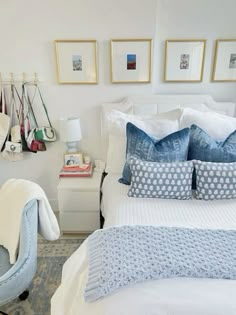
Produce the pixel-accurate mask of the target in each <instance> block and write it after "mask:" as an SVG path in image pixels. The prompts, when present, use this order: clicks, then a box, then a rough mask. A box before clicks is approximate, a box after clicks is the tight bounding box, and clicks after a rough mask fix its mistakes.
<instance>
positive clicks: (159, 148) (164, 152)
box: [119, 123, 190, 185]
mask: <svg viewBox="0 0 236 315" xmlns="http://www.w3.org/2000/svg"><path fill="white" fill-rule="evenodd" d="M126 136H127V146H126V162H125V165H124V169H123V173H122V178H121V179H120V180H119V182H120V183H123V184H126V185H130V182H131V171H130V167H129V162H130V158H131V157H136V158H138V159H141V160H146V161H151V162H155V161H156V162H174V161H186V160H187V156H188V145H189V136H190V129H189V128H185V129H182V130H179V131H177V132H174V133H171V134H170V135H168V136H166V137H165V138H162V139H160V140H157V139H154V138H153V137H151V136H149V135H147V134H146V133H145V132H144V131H142V130H141V129H139V128H138V127H136V126H135V125H133V124H132V123H128V124H127V126H126Z"/></svg>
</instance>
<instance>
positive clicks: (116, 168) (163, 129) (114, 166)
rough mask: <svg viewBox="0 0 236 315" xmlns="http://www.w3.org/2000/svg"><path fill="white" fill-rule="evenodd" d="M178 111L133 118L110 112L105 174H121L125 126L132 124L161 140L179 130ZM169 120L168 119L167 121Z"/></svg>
mask: <svg viewBox="0 0 236 315" xmlns="http://www.w3.org/2000/svg"><path fill="white" fill-rule="evenodd" d="M180 113H181V112H180V111H179V110H173V111H170V112H166V113H163V114H160V115H149V116H135V115H130V114H125V113H122V112H119V111H117V110H112V111H111V112H110V113H109V115H108V117H107V118H108V132H109V145H108V152H107V163H106V172H107V173H119V174H121V173H122V170H123V167H124V163H125V154H126V125H127V123H128V122H131V123H133V124H134V125H136V126H137V127H138V128H140V129H142V130H143V131H144V132H146V133H147V134H149V135H152V136H154V137H156V138H163V137H165V136H167V135H168V134H170V133H173V132H175V131H177V130H179V121H178V118H179V117H180ZM168 118H170V119H168Z"/></svg>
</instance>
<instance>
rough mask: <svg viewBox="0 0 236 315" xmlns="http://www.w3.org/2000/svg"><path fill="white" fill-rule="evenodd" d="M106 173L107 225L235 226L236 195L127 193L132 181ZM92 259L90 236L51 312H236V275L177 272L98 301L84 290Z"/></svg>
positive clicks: (221, 314) (112, 314)
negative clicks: (185, 197) (201, 197)
mask: <svg viewBox="0 0 236 315" xmlns="http://www.w3.org/2000/svg"><path fill="white" fill-rule="evenodd" d="M117 179H118V177H117V176H110V175H109V176H107V177H106V179H105V182H104V185H103V196H104V197H103V214H104V216H105V218H106V227H108V226H111V225H122V224H153V225H168V226H183V227H202V228H204V227H205V228H225V229H229V228H230V229H236V201H235V200H226V201H216V202H214V201H213V202H205V201H202V202H201V201H197V200H190V201H177V200H159V199H158V200H157V199H152V200H147V199H146V200H143V199H134V198H129V197H127V190H128V187H127V186H124V185H121V184H119V183H117ZM87 273H88V265H87V256H86V241H85V242H84V244H83V245H82V246H80V248H79V249H78V250H77V251H76V252H75V253H74V254H73V255H72V256H71V257H70V258H69V260H68V261H67V262H66V263H65V265H64V267H63V277H62V283H61V285H60V287H59V288H58V289H57V291H56V293H55V294H54V296H53V298H52V313H51V314H52V315H65V314H67V315H77V314H78V315H79V314H80V315H235V314H236V299H235V296H236V281H232V280H215V279H194V278H177V279H165V280H156V281H148V282H145V283H139V284H136V285H133V286H132V287H128V288H124V289H122V290H119V291H117V292H115V293H114V294H112V295H110V296H108V297H106V298H104V299H100V300H98V301H96V302H93V303H85V302H84V299H83V291H84V287H85V284H86V280H87Z"/></svg>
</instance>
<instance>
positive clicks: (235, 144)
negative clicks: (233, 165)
mask: <svg viewBox="0 0 236 315" xmlns="http://www.w3.org/2000/svg"><path fill="white" fill-rule="evenodd" d="M216 128H217V126H216ZM188 160H200V161H206V162H224V163H228V162H236V130H235V131H234V132H232V133H231V134H230V135H229V136H228V137H227V138H226V139H225V140H224V141H218V140H215V139H213V138H212V137H211V136H209V135H208V134H207V133H206V132H205V131H204V130H202V129H201V128H199V127H198V126H196V125H192V126H191V128H190V140H189V151H188Z"/></svg>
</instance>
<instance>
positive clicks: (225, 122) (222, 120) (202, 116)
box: [180, 108, 236, 140]
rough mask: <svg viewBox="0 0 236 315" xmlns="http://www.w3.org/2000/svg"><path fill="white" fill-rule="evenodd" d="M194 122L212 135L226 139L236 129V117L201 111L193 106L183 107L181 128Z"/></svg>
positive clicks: (219, 138) (218, 138)
mask: <svg viewBox="0 0 236 315" xmlns="http://www.w3.org/2000/svg"><path fill="white" fill-rule="evenodd" d="M192 124H195V125H197V126H198V127H200V128H202V129H203V130H204V131H205V132H206V133H208V134H209V135H210V136H211V137H213V138H215V139H217V140H224V139H225V138H227V137H228V135H229V134H230V133H231V132H233V131H234V130H235V129H236V118H233V117H229V116H225V115H221V114H219V113H215V112H200V111H197V110H194V109H191V108H185V109H183V114H182V117H181V119H180V129H182V128H186V127H190V126H191V125H192Z"/></svg>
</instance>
